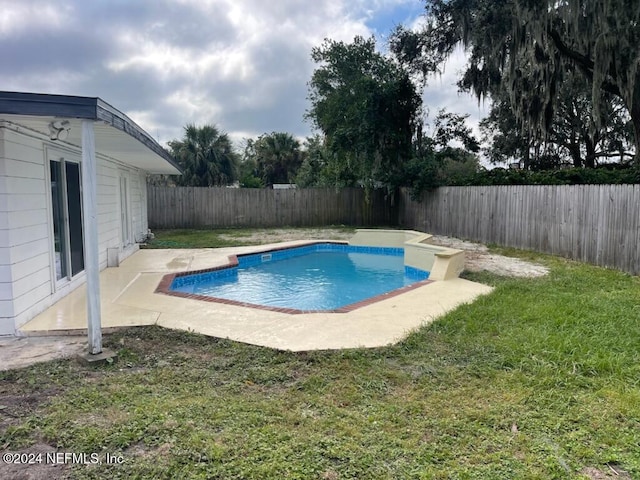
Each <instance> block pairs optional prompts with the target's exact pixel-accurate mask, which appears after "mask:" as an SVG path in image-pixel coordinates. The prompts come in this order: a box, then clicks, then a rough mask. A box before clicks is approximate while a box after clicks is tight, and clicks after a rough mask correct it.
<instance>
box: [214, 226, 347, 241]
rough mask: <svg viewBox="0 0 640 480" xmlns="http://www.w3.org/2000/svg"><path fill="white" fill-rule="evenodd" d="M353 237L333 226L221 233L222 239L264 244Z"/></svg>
mask: <svg viewBox="0 0 640 480" xmlns="http://www.w3.org/2000/svg"><path fill="white" fill-rule="evenodd" d="M351 237H353V232H352V231H343V230H339V229H334V228H278V229H273V230H269V229H267V230H259V231H256V232H255V233H252V234H251V235H247V236H244V235H243V236H242V237H237V236H234V235H227V234H221V235H220V238H221V239H223V240H229V241H233V240H236V241H237V240H241V241H242V242H244V243H247V244H264V243H277V242H289V241H292V240H349V239H350V238H351Z"/></svg>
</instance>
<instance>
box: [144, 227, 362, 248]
mask: <svg viewBox="0 0 640 480" xmlns="http://www.w3.org/2000/svg"><path fill="white" fill-rule="evenodd" d="M289 230H290V231H291V232H292V233H294V234H296V236H300V237H301V238H302V237H303V236H304V235H305V234H307V235H311V236H313V235H312V234H313V232H315V231H317V229H313V228H291V229H289ZM281 231H282V230H281V229H276V228H251V229H249V228H216V229H200V230H186V229H179V230H158V231H155V232H154V235H155V239H154V240H152V241H151V242H149V243H148V245H146V246H145V248H214V247H235V246H242V245H257V244H262V243H271V242H275V241H279V240H278V239H274V235H277V234H278V232H281ZM323 232H324V234H325V235H324V239H325V240H331V239H333V238H342V237H343V236H344V234H353V233H354V232H355V229H353V228H351V227H344V226H332V227H330V228H328V229H323ZM260 237H262V239H261V238H260Z"/></svg>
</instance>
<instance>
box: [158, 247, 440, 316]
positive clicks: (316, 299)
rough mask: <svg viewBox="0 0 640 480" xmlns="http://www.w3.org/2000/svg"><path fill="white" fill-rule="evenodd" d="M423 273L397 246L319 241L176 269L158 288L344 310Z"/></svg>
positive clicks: (250, 302) (411, 284) (241, 301)
mask: <svg viewBox="0 0 640 480" xmlns="http://www.w3.org/2000/svg"><path fill="white" fill-rule="evenodd" d="M428 276H429V272H426V271H423V270H419V269H417V268H413V267H409V266H406V265H405V264H404V249H402V248H390V247H366V246H352V245H347V244H341V243H324V242H323V243H314V244H310V245H305V246H302V247H294V248H285V249H279V250H271V251H266V252H260V253H254V254H247V255H238V256H237V257H234V258H232V259H231V262H230V265H227V266H225V267H218V268H215V269H211V270H208V271H199V272H185V273H183V274H177V275H174V276H173V277H172V278H170V279H168V280H170V283H169V282H168V281H167V282H165V283H167V285H165V286H166V287H168V288H166V289H165V291H164V293H169V294H173V295H178V296H187V297H190V298H199V299H203V300H209V301H217V302H222V303H230V304H236V305H242V306H254V307H258V308H266V309H268V310H278V311H284V312H287V313H302V312H310V311H331V312H346V311H351V310H353V309H355V308H359V307H361V306H364V305H366V304H369V303H372V302H373V301H377V300H380V299H382V298H387V297H389V296H391V295H395V294H398V293H402V292H404V291H406V290H407V289H410V288H415V287H416V286H419V285H423V284H425V283H426V282H428V280H427V279H428Z"/></svg>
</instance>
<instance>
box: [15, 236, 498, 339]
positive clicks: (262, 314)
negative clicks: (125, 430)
mask: <svg viewBox="0 0 640 480" xmlns="http://www.w3.org/2000/svg"><path fill="white" fill-rule="evenodd" d="M306 243H308V242H306V241H293V242H281V243H277V244H270V245H260V246H251V247H233V248H214V249H181V250H175V249H170V250H140V251H138V252H136V253H135V254H133V255H131V256H130V257H129V258H127V259H126V260H125V261H124V262H122V263H121V264H120V266H119V267H116V268H107V269H106V270H103V271H102V272H101V273H100V291H101V301H102V303H101V310H102V328H103V331H104V332H109V331H110V330H113V329H114V328H120V327H132V326H142V325H154V324H156V325H159V326H162V327H166V328H172V329H179V330H188V331H192V332H198V333H201V334H204V335H209V336H214V337H221V338H229V339H231V340H235V341H239V342H244V343H250V344H254V345H261V346H265V347H270V348H276V349H281V350H291V351H304V350H323V349H339V348H357V347H378V346H384V345H388V344H390V343H394V342H397V341H399V340H401V339H403V338H404V337H405V336H406V335H407V334H408V333H409V332H410V331H411V330H414V329H416V328H418V327H420V326H422V325H424V324H428V323H430V322H431V321H433V320H434V319H435V318H437V317H439V316H441V315H443V314H445V313H446V312H448V311H450V310H452V309H454V308H455V307H457V306H458V305H460V304H463V303H468V302H471V301H473V300H474V299H476V298H477V297H478V296H479V295H483V294H486V293H489V292H490V291H491V287H488V286H486V285H482V284H479V283H475V282H470V281H468V280H464V279H460V278H455V279H451V280H446V281H437V282H433V283H430V284H428V285H424V286H421V287H418V288H415V289H413V290H410V291H407V292H406V293H402V294H400V295H396V296H393V297H390V298H387V299H384V300H381V301H378V302H376V303H373V304H370V305H367V306H364V307H362V308H359V309H356V310H354V311H351V312H348V313H305V314H299V315H291V314H287V313H281V312H275V311H266V310H260V309H256V308H247V307H240V306H235V305H225V304H221V303H212V302H204V301H200V300H194V299H189V298H179V297H173V296H169V295H163V294H159V293H155V290H156V287H157V286H158V284H159V282H160V281H161V279H162V277H163V276H164V275H166V274H168V273H176V272H182V271H187V270H188V271H191V270H201V269H206V268H211V267H215V266H218V265H224V264H226V263H227V262H228V256H229V255H236V254H241V253H252V252H260V251H263V250H269V249H273V248H277V247H283V246H296V245H304V244H306ZM86 326H87V318H86V287H85V286H82V287H80V288H78V289H77V290H75V291H74V292H72V293H71V294H70V295H68V296H66V297H65V298H63V299H62V300H60V301H59V302H57V303H56V304H54V305H53V306H51V307H50V308H48V309H47V310H45V311H44V312H43V313H41V314H40V315H38V316H36V317H35V318H34V319H33V320H31V321H29V322H28V323H26V324H25V325H23V326H22V327H21V328H20V333H21V334H23V335H26V336H35V335H56V334H82V333H85V332H86Z"/></svg>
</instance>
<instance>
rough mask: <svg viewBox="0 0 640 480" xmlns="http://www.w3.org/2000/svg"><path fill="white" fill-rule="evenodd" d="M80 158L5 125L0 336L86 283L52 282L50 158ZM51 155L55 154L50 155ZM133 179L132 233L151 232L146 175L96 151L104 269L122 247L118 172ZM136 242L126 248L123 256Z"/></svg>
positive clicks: (0, 130) (0, 169) (0, 150)
mask: <svg viewBox="0 0 640 480" xmlns="http://www.w3.org/2000/svg"><path fill="white" fill-rule="evenodd" d="M59 156H63V157H65V158H69V159H73V160H79V159H80V158H81V152H80V151H76V152H75V153H73V154H70V153H68V152H61V153H59V150H58V147H57V145H56V144H55V143H53V142H49V141H48V140H46V139H44V138H43V139H42V140H40V139H36V138H33V137H31V136H27V135H24V134H22V133H18V132H16V131H14V130H12V129H9V128H4V127H0V335H4V334H13V333H14V332H15V329H16V328H18V327H20V326H21V325H23V324H25V323H26V322H28V321H29V320H31V319H32V318H33V317H34V316H36V315H37V314H38V313H40V312H42V311H43V310H45V309H46V308H48V307H49V306H51V305H52V304H53V303H55V302H56V301H57V300H59V299H60V298H62V297H63V296H65V295H67V294H69V293H70V292H71V291H72V290H74V289H75V288H77V287H79V286H80V285H82V284H83V283H84V281H85V279H84V274H83V273H81V274H80V275H78V276H77V277H75V278H74V279H73V280H72V281H70V282H67V283H66V284H64V285H62V286H59V287H56V286H55V284H54V282H53V281H52V279H53V277H54V271H55V267H53V265H52V258H53V256H52V254H51V250H52V248H53V239H52V238H51V235H52V228H51V218H50V215H51V213H50V198H49V195H50V185H49V183H48V180H47V178H48V168H49V160H50V159H55V158H58V157H59ZM49 157H51V158H49ZM123 170H125V171H126V172H127V176H128V178H129V182H130V195H131V201H130V208H131V212H130V216H131V219H132V222H131V223H132V227H133V237H134V238H135V240H137V241H139V240H140V239H142V238H143V237H144V234H146V231H147V218H146V184H145V175H144V173H143V172H140V171H138V170H136V169H129V168H127V167H123V166H122V165H119V164H116V163H114V162H113V161H110V160H109V159H106V158H104V157H101V156H100V155H99V154H98V155H97V178H96V180H97V189H98V191H97V192H96V193H97V202H98V239H99V255H100V258H99V261H100V269H103V268H106V266H107V248H122V245H121V241H120V238H121V234H120V212H119V200H118V195H119V174H120V173H119V172H122V171H123ZM136 249H137V245H134V246H133V247H130V248H128V249H127V250H126V251H123V252H121V258H124V257H126V256H127V255H129V254H131V253H132V252H134V251H135V250H136Z"/></svg>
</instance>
